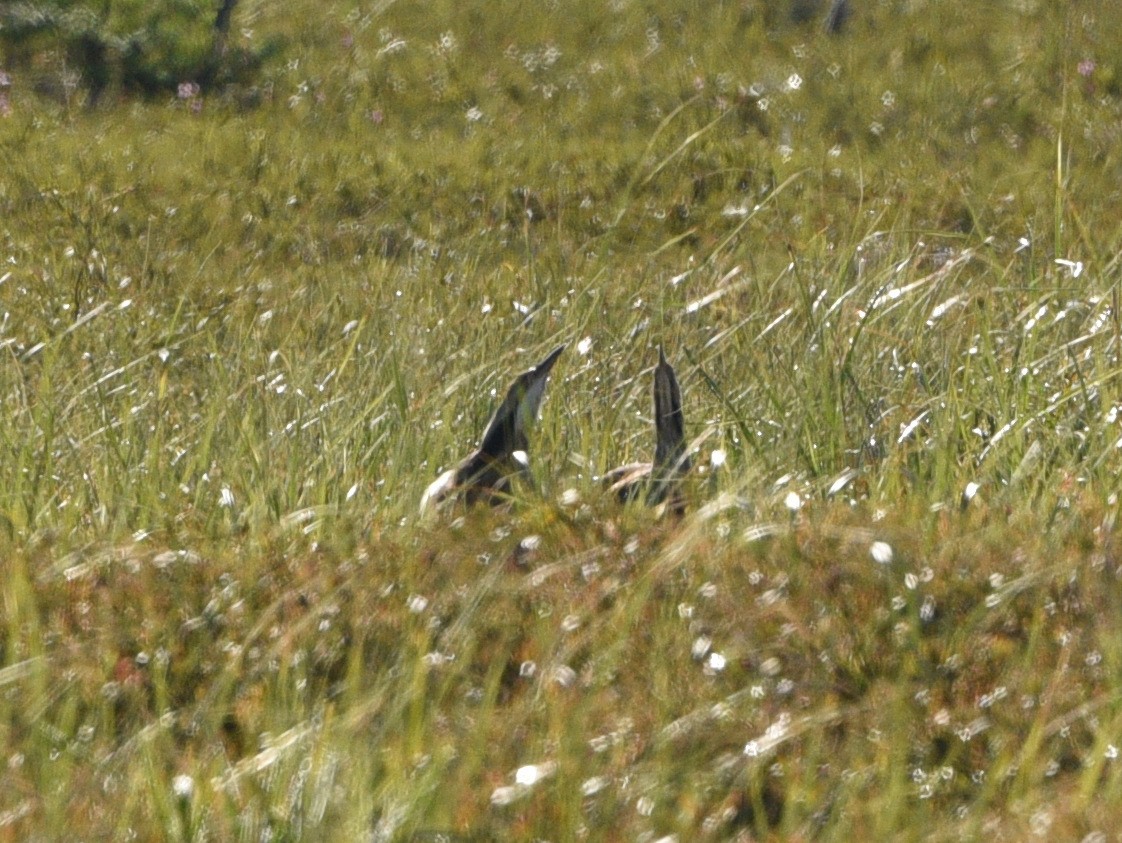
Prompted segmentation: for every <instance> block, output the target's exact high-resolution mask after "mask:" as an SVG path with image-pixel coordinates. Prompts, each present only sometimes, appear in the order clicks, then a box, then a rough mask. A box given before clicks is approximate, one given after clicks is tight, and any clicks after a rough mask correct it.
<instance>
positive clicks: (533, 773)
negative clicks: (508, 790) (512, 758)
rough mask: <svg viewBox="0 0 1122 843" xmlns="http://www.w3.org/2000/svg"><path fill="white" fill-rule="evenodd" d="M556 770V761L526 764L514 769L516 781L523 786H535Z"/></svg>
mask: <svg viewBox="0 0 1122 843" xmlns="http://www.w3.org/2000/svg"><path fill="white" fill-rule="evenodd" d="M556 770H557V762H556V761H546V762H545V763H544V764H526V765H525V766H523V767H519V768H518V769H517V770H515V771H514V783H515V784H520V785H522V786H523V787H533V786H534V785H536V784H537V783H538V782H540V781H541V780H542V779H544V778H548V777H549V776H551V775H553V773H554V772H556Z"/></svg>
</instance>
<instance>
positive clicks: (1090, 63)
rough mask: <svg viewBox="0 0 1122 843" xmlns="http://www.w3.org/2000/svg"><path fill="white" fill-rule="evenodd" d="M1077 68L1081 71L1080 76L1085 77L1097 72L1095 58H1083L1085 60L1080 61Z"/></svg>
mask: <svg viewBox="0 0 1122 843" xmlns="http://www.w3.org/2000/svg"><path fill="white" fill-rule="evenodd" d="M1076 70H1078V71H1079V75H1080V76H1082V77H1083V78H1087V77H1088V76H1090V75H1091V74H1092V73H1094V72H1095V60H1094V59H1083V61H1081V62H1079V66H1078V67H1076Z"/></svg>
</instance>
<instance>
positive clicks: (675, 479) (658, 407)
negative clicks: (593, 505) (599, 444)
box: [605, 346, 690, 514]
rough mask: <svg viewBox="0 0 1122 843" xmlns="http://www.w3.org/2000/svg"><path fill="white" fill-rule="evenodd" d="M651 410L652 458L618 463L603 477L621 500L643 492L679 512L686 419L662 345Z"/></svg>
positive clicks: (681, 507)
mask: <svg viewBox="0 0 1122 843" xmlns="http://www.w3.org/2000/svg"><path fill="white" fill-rule="evenodd" d="M654 412H655V454H654V461H653V462H647V463H631V464H629V465H623V466H620V467H619V468H616V469H612V470H611V471H609V472H608V473H607V475H605V478H606V479H607V481H608V483H609V484H610V490H611V491H612V492H614V493H615V494H616V495H618V496H619V498H620V500H622V501H629V500H634V499H635V498H637V497H639V495H641V494H643V493H645V494H646V498H645V500H646V503H647V504H648V505H650V506H656V505H658V504H660V503H662V502H664V501H666V502H667V503H668V504H669V506H670V509H671V510H673V511H674V512H677V513H679V514H680V513H682V512H684V511H685V500H684V499H683V498H682V494H681V480H682V477H683V476H685V474H686V472H688V471H689V470H690V458H689V454H687V453H686V422H685V417H684V416H683V414H682V393H681V390H680V389H679V387H678V379H677V377H675V375H674V367H673V366H671V365H670V363H669V362H667V360H666V354H665V353H664V352H663V350H662V347H661V346H659V349H658V365H657V366H655V372H654Z"/></svg>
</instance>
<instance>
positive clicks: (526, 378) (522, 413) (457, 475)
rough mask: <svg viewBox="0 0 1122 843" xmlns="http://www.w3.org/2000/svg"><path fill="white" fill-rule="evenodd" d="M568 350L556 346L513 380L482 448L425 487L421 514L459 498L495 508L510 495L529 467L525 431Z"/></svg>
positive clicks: (492, 420)
mask: <svg viewBox="0 0 1122 843" xmlns="http://www.w3.org/2000/svg"><path fill="white" fill-rule="evenodd" d="M564 350H565V346H564V345H559V346H557V348H555V349H553V351H551V352H550V353H549V355H548V356H547V357H546V358H545V359H544V360H542V362H540V363H539V364H538V365H536V366H535V367H534V368H532V369H530V370H529V371H526V372H523V373H522V374H521V375H519V376H518V377H517V378H515V379H514V383H512V384H511V385H510V388H509V389H508V390H507V393H506V398H504V399H503V403H502V404H500V405H499V408H498V409H497V410H495V415H493V416H492V417H491V421H490V422H489V423H488V424H487V429H486V430H485V431H484V432H483V441H482V443H481V444H480V446H479V448H478V449H477V450H476V451H473V452H472V453H471V454H469V455H468V456H467V457H465V458H464V459H463V460H462V461H461V462H460V464H459V465H457V466H456V467H455V468H450V469H448V470H447V471H445V472H444V473H443V474H441V475H440V476H439V477H437V478H436V480H434V481H433V482H432V483H431V484H429V487H428V488H427V489H425V492H424V494H423V495H422V496H421V513H422V514H425V513H427V512H429V511H431V510H434V509H436V508H438V507H439V506H440V504H441V503H442V502H443V501H446V500H449V499H451V498H453V497H457V496H458V497H462V498H463V499H464V500H465V501H466V502H467V503H469V504H471V503H475V502H485V503H491V504H494V503H499V502H500V501H502V500H504V499H506V498H508V497H509V496H510V490H511V479H512V478H513V477H515V476H517V475H519V474H525V473H526V472H527V470H528V469H529V458H528V456H527V452H528V450H529V445H530V443H529V439H528V438H527V436H526V433H527V430H528V429H529V427H530V425H532V424H533V423H534V421H535V419H537V417H538V408H539V407H540V406H541V402H542V396H543V394H544V393H545V384H546V381H547V380H548V379H549V372H550V370H551V369H552V368H553V364H554V363H556V362H557V358H558V357H560V356H561V352H562V351H564Z"/></svg>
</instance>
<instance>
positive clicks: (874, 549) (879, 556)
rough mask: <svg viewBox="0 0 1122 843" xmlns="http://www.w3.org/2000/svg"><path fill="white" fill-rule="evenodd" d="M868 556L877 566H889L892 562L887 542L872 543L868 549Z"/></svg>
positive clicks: (890, 549)
mask: <svg viewBox="0 0 1122 843" xmlns="http://www.w3.org/2000/svg"><path fill="white" fill-rule="evenodd" d="M869 555H871V556H872V557H873V561H874V562H876V563H877V564H879V565H889V564H891V562H892V545H890V544H889V543H888V542H873V544H872V546H871V547H870V548H869Z"/></svg>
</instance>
